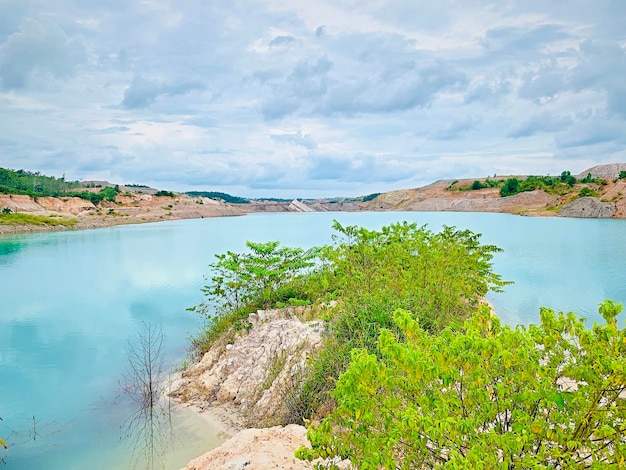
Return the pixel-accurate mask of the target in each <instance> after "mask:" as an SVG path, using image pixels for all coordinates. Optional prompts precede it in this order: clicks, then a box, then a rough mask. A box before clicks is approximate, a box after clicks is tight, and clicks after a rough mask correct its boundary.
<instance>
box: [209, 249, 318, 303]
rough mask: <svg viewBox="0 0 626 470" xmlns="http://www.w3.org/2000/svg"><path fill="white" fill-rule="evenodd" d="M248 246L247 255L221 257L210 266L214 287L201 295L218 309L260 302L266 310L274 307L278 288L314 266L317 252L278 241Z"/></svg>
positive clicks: (234, 254) (220, 255) (227, 254)
mask: <svg viewBox="0 0 626 470" xmlns="http://www.w3.org/2000/svg"><path fill="white" fill-rule="evenodd" d="M246 246H247V247H248V253H243V254H238V253H233V252H231V251H229V252H227V253H226V254H218V255H216V258H217V260H218V261H217V262H216V263H213V264H211V265H210V266H211V268H212V269H213V272H214V275H213V276H212V277H211V281H212V284H211V285H209V286H205V287H204V288H203V289H202V292H203V293H204V294H205V295H206V296H207V299H208V300H209V301H210V302H214V303H215V304H216V306H217V309H218V310H223V311H229V310H237V309H239V308H241V307H244V306H245V305H246V304H248V303H250V302H254V301H259V300H261V302H262V305H263V307H266V308H267V307H269V306H271V305H273V303H274V302H275V301H276V300H277V297H276V293H277V291H278V289H279V288H280V287H281V286H283V285H284V284H286V283H287V282H289V281H291V280H293V279H295V278H297V277H298V276H300V275H302V273H303V272H304V271H305V270H306V269H307V268H310V267H311V266H313V264H314V262H313V260H314V259H315V257H316V256H317V250H316V249H311V250H308V251H304V250H302V249H301V248H290V247H281V246H280V242H277V241H272V242H267V243H255V242H250V241H248V242H246Z"/></svg>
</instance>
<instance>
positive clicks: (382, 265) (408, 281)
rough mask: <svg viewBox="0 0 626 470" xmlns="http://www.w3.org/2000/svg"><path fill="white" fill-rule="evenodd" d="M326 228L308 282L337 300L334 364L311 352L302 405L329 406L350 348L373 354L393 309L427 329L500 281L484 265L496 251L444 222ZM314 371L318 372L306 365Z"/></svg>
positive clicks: (460, 314) (457, 315)
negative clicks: (438, 226)
mask: <svg viewBox="0 0 626 470" xmlns="http://www.w3.org/2000/svg"><path fill="white" fill-rule="evenodd" d="M333 228H334V229H335V231H336V232H337V235H335V237H334V239H335V244H334V245H333V246H327V247H324V248H322V251H321V255H320V256H321V258H322V261H323V264H322V269H320V270H319V271H318V272H317V275H318V279H317V282H316V284H315V285H316V286H317V288H318V292H319V294H320V295H321V294H323V295H325V298H331V299H337V300H338V301H339V306H338V307H337V308H336V309H335V315H334V317H333V318H330V319H329V332H330V337H329V339H328V340H327V344H326V346H325V347H329V346H328V345H333V346H332V347H333V348H334V353H333V358H334V362H335V364H336V366H335V367H329V365H328V363H327V362H326V358H327V356H325V355H324V354H323V353H322V354H320V355H317V356H314V357H313V358H312V359H311V361H310V363H309V367H310V369H309V371H310V373H309V374H308V375H306V374H305V376H304V377H303V378H302V384H303V385H302V393H303V394H304V396H303V397H300V398H299V399H297V400H295V401H296V402H297V403H300V405H299V409H301V410H302V409H308V410H314V409H317V408H319V407H323V408H327V407H329V406H330V403H331V402H332V400H331V398H330V396H329V392H330V391H332V389H333V387H334V380H335V379H337V378H338V377H339V374H340V373H341V372H343V370H344V369H343V367H344V365H345V364H347V363H348V362H349V359H350V357H349V351H350V349H351V348H354V347H358V348H365V349H367V350H368V351H370V352H373V353H375V352H376V342H377V339H378V335H379V333H380V330H381V328H387V329H390V330H393V331H396V332H398V333H399V330H398V329H397V327H396V325H395V323H394V321H393V312H394V311H395V310H396V309H398V308H403V309H407V310H410V311H412V312H414V313H415V316H416V317H417V318H419V319H420V322H421V323H422V324H423V325H425V327H426V328H427V329H428V330H429V331H439V330H440V329H442V328H444V327H445V326H446V325H449V324H450V323H454V322H462V321H463V319H464V318H467V317H468V316H469V315H471V314H472V313H473V312H474V311H475V310H476V309H477V308H478V306H479V304H480V302H481V299H482V297H483V296H484V295H485V294H486V293H487V292H488V291H490V290H491V291H500V290H501V288H502V287H503V286H504V285H505V284H507V283H506V282H503V281H502V280H501V278H500V276H498V275H496V274H494V273H493V272H492V269H491V268H492V265H491V259H492V257H493V254H494V253H496V252H498V251H500V250H499V249H498V248H497V247H495V246H493V245H481V244H480V243H479V239H480V235H477V234H474V233H472V232H470V231H469V230H456V229H455V228H454V227H444V229H443V231H442V232H440V233H433V232H431V231H429V230H427V229H426V228H425V227H418V226H417V225H416V224H408V223H406V222H404V223H396V224H392V225H390V226H388V227H383V228H382V229H381V230H380V231H370V230H367V229H365V228H362V227H356V226H348V227H343V226H342V225H341V224H339V223H338V222H337V221H335V222H334V225H333ZM318 361H322V362H321V363H318ZM319 370H323V371H325V373H324V374H319V373H315V372H312V371H319ZM329 377H330V378H331V380H329ZM311 390H315V391H316V393H315V394H312V393H311ZM310 400H312V402H311V403H309V405H308V406H304V405H303V403H307V401H310ZM322 404H325V405H322Z"/></svg>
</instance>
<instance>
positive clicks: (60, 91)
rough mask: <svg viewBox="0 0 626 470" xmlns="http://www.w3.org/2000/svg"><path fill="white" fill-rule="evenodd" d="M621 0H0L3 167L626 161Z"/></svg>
mask: <svg viewBox="0 0 626 470" xmlns="http://www.w3.org/2000/svg"><path fill="white" fill-rule="evenodd" d="M624 25H626V1H623V0H595V1H593V2H591V1H589V0H499V1H481V0H440V1H433V0H428V1H426V0H371V1H367V0H315V1H313V0H229V1H226V0H224V1H219V0H0V166H2V167H6V168H12V169H19V168H24V169H28V170H38V171H41V172H43V173H45V174H50V175H55V176H61V175H63V174H65V176H66V178H67V179H72V180H74V179H81V180H82V179H107V180H109V181H113V182H118V183H140V184H150V185H153V186H156V187H159V188H162V189H170V190H176V191H182V190H193V189H207V190H218V191H225V192H230V193H232V194H237V195H243V196H252V197H257V196H277V197H295V196H299V197H321V196H358V195H364V194H369V193H371V192H379V191H387V190H391V189H402V188H409V187H416V186H422V185H424V184H428V183H430V182H432V181H434V180H437V179H441V178H457V177H481V176H487V175H493V174H501V175H502V174H528V173H531V174H552V175H555V174H559V173H560V172H561V171H563V170H565V169H569V170H571V171H572V172H573V173H579V172H581V171H583V170H585V169H586V168H588V167H590V166H593V165H596V164H601V163H610V162H625V161H626V150H625V148H626V26H624Z"/></svg>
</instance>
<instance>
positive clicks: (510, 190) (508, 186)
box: [500, 178, 520, 197]
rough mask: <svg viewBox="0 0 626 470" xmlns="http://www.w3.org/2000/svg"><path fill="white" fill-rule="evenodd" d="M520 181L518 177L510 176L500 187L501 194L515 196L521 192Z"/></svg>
mask: <svg viewBox="0 0 626 470" xmlns="http://www.w3.org/2000/svg"><path fill="white" fill-rule="evenodd" d="M519 186H520V182H519V180H518V179H517V178H509V179H507V180H506V181H505V182H504V186H502V187H501V188H500V196H502V197H506V196H513V195H514V194H517V193H519V191H520V189H519Z"/></svg>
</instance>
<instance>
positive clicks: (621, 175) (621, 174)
mask: <svg viewBox="0 0 626 470" xmlns="http://www.w3.org/2000/svg"><path fill="white" fill-rule="evenodd" d="M618 178H619V179H621V180H624V179H626V170H621V171H620V172H619V176H618Z"/></svg>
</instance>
